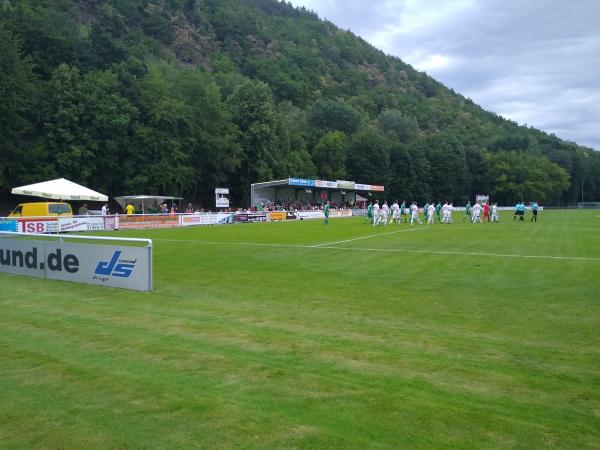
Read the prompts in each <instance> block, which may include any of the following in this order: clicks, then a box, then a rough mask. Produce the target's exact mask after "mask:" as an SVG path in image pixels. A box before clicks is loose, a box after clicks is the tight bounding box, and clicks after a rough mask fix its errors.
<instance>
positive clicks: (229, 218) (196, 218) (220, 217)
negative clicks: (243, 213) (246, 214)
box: [179, 213, 235, 227]
mask: <svg viewBox="0 0 600 450" xmlns="http://www.w3.org/2000/svg"><path fill="white" fill-rule="evenodd" d="M179 218H180V225H181V226H182V227H187V226H190V225H217V224H226V223H233V222H234V221H235V214H234V213H202V214H181V215H180V216H179Z"/></svg>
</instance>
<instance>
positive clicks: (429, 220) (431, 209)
mask: <svg viewBox="0 0 600 450" xmlns="http://www.w3.org/2000/svg"><path fill="white" fill-rule="evenodd" d="M434 213H435V205H434V204H433V202H432V203H431V204H430V205H429V206H428V208H427V223H431V224H433V214H434Z"/></svg>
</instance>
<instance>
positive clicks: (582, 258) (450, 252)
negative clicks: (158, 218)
mask: <svg viewBox="0 0 600 450" xmlns="http://www.w3.org/2000/svg"><path fill="white" fill-rule="evenodd" d="M407 231H408V230H407ZM374 236H376V235H374ZM377 236H383V235H377ZM154 241H155V242H160V241H165V242H178V243H181V244H185V243H189V244H210V245H223V244H225V245H227V244H228V245H247V246H252V247H280V248H307V249H308V248H311V249H328V250H350V251H357V252H389V253H420V254H429V255H457V256H492V257H498V258H524V259H549V260H561V261H594V262H600V258H594V257H587V256H550V255H519V254H516V253H483V252H461V251H454V250H408V249H401V248H362V247H334V246H333V245H326V244H320V245H303V244H269V243H263V242H219V241H198V240H186V239H156V238H155V239H154Z"/></svg>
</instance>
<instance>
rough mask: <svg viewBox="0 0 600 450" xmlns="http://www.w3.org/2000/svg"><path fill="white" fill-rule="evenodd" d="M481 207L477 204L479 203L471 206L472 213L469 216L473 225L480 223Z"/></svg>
mask: <svg viewBox="0 0 600 450" xmlns="http://www.w3.org/2000/svg"><path fill="white" fill-rule="evenodd" d="M480 216H481V205H480V204H479V202H477V203H475V204H474V205H473V212H472V216H471V222H473V223H477V222H479V223H481V217H480Z"/></svg>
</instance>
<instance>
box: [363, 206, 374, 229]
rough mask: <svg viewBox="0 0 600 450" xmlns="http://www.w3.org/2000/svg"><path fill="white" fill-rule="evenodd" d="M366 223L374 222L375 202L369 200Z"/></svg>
mask: <svg viewBox="0 0 600 450" xmlns="http://www.w3.org/2000/svg"><path fill="white" fill-rule="evenodd" d="M365 223H369V224H370V223H373V203H371V202H369V206H367V214H366V215H365Z"/></svg>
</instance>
